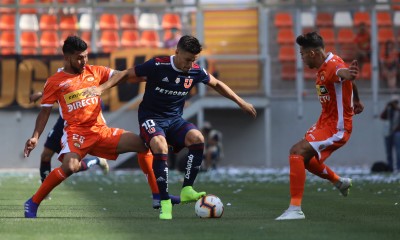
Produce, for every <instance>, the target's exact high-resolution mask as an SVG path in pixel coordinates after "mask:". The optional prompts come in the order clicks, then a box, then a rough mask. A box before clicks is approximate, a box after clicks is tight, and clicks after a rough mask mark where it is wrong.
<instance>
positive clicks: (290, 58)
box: [278, 45, 296, 62]
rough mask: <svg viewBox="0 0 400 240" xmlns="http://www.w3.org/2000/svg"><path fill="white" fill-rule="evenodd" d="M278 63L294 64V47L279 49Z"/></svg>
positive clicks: (286, 46) (288, 46)
mask: <svg viewBox="0 0 400 240" xmlns="http://www.w3.org/2000/svg"><path fill="white" fill-rule="evenodd" d="M278 59H279V62H294V61H296V49H295V47H294V46H290V45H285V46H281V47H279V53H278Z"/></svg>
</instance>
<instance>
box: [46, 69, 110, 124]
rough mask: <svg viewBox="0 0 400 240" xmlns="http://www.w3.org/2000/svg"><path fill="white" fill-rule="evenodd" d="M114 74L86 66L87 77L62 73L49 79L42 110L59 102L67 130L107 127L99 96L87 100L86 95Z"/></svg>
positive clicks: (84, 72) (84, 73)
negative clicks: (86, 91)
mask: <svg viewBox="0 0 400 240" xmlns="http://www.w3.org/2000/svg"><path fill="white" fill-rule="evenodd" d="M113 71H114V70H112V69H110V68H107V67H103V66H92V65H86V66H85V68H84V71H83V73H81V74H69V73H66V72H64V71H59V72H57V73H56V74H54V75H53V76H51V77H50V78H48V79H47V81H46V84H45V86H44V91H43V98H42V102H41V106H43V107H51V106H53V104H54V103H55V102H58V104H59V108H60V115H61V117H62V118H63V119H64V120H65V124H66V126H76V125H79V126H92V125H95V124H105V120H104V118H103V115H102V113H101V102H100V98H99V96H96V97H85V96H83V92H84V91H85V90H86V89H87V88H89V87H92V86H99V85H100V84H102V83H104V82H106V81H107V80H108V79H109V78H110V77H111V75H112V73H113Z"/></svg>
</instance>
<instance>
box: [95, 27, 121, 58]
mask: <svg viewBox="0 0 400 240" xmlns="http://www.w3.org/2000/svg"><path fill="white" fill-rule="evenodd" d="M98 44H99V50H100V51H101V52H104V53H108V52H112V51H113V50H116V49H118V47H119V46H120V40H119V35H118V32H117V31H113V30H105V31H103V32H102V33H101V36H100V41H99V43H98Z"/></svg>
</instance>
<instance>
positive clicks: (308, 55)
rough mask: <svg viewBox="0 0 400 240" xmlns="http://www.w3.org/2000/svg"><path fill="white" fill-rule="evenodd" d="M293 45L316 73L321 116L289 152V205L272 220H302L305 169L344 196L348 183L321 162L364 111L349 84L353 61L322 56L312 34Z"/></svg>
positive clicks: (317, 39) (353, 74) (340, 143)
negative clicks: (347, 63) (348, 64)
mask: <svg viewBox="0 0 400 240" xmlns="http://www.w3.org/2000/svg"><path fill="white" fill-rule="evenodd" d="M296 42H297V44H298V45H300V54H301V57H302V59H303V62H304V64H305V65H307V66H308V67H309V68H315V69H317V70H318V73H317V79H316V82H315V84H316V88H317V95H318V98H319V101H320V103H321V106H322V112H321V115H320V117H319V119H318V121H317V122H316V123H315V124H314V125H313V126H312V127H311V128H310V129H309V130H308V131H307V133H306V134H305V137H304V139H302V140H300V141H299V142H298V143H296V144H295V145H293V146H292V148H291V149H290V155H289V165H290V195H291V199H290V205H289V208H288V209H287V210H286V211H285V212H284V213H283V214H282V215H281V216H279V217H278V218H276V220H292V219H304V218H305V216H304V213H303V212H302V210H301V201H302V198H303V192H304V184H305V181H306V172H305V170H306V169H307V170H308V171H309V172H311V173H313V174H315V175H317V176H319V177H321V178H324V179H327V180H329V181H330V182H332V183H333V184H334V186H336V187H337V188H338V189H339V191H340V192H341V194H342V195H343V196H347V195H348V193H349V189H350V187H351V184H352V183H351V179H350V178H342V177H339V176H338V175H337V174H336V173H335V172H333V171H332V170H331V169H330V168H329V167H328V166H326V165H325V164H324V162H325V160H326V159H327V158H328V157H329V156H330V155H331V154H332V153H333V152H334V151H335V150H337V149H339V148H340V147H342V146H343V145H344V144H345V143H346V142H347V141H348V140H349V138H350V134H351V131H352V117H353V115H354V114H358V113H361V112H362V111H363V108H364V106H363V104H362V103H361V102H360V99H359V97H358V91H357V88H356V87H355V85H354V83H353V80H354V79H355V78H356V77H357V75H358V64H357V61H355V60H354V61H353V62H352V63H351V64H350V66H347V65H346V64H345V63H344V62H343V60H342V59H341V58H340V57H339V56H337V55H334V54H333V53H330V52H329V53H326V52H325V50H324V41H323V39H322V37H321V36H320V35H318V33H316V32H310V33H307V34H304V35H300V36H298V37H297V39H296Z"/></svg>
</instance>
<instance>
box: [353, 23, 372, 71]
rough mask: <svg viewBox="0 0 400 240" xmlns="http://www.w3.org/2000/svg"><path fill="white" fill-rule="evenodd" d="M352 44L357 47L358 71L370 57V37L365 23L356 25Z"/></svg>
mask: <svg viewBox="0 0 400 240" xmlns="http://www.w3.org/2000/svg"><path fill="white" fill-rule="evenodd" d="M354 42H355V43H356V46H357V49H356V59H357V61H358V63H359V64H360V70H362V64H363V63H364V62H367V61H369V60H370V57H371V35H370V33H369V31H368V29H367V25H366V24H365V23H361V24H360V25H358V31H357V33H356V36H355V38H354Z"/></svg>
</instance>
